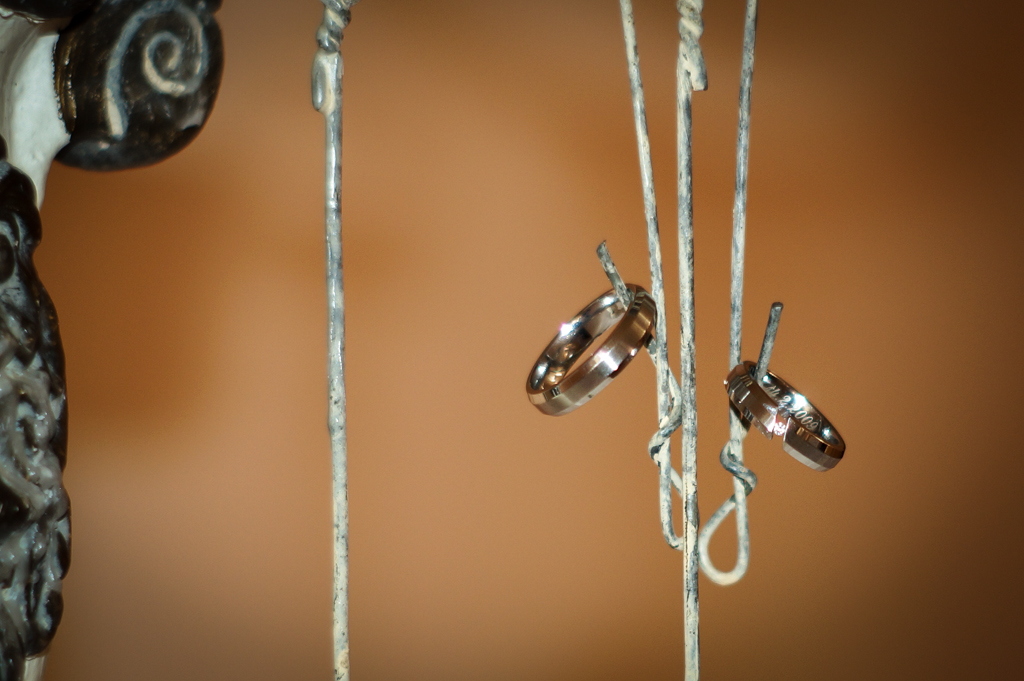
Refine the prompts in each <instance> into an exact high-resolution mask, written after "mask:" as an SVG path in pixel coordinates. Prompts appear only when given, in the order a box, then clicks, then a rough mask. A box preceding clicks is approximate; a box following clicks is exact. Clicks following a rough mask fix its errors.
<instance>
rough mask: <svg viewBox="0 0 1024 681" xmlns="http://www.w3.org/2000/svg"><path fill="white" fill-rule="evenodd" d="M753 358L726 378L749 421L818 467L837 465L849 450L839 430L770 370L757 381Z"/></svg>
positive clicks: (732, 398)
mask: <svg viewBox="0 0 1024 681" xmlns="http://www.w3.org/2000/svg"><path fill="white" fill-rule="evenodd" d="M756 370H757V366H756V365H755V364H754V363H753V362H743V363H741V364H737V365H736V366H735V367H734V368H733V370H732V371H731V372H730V373H729V376H728V378H726V379H725V389H726V391H727V392H728V393H729V401H730V402H731V403H732V405H733V406H734V407H735V408H736V410H737V411H738V412H739V413H740V416H741V417H742V418H743V419H744V420H745V421H747V422H749V423H751V424H752V425H754V426H755V427H756V428H757V429H758V430H760V431H761V432H762V433H764V435H765V436H767V437H768V438H769V439H771V438H772V436H773V435H779V436H781V437H782V438H783V440H782V448H783V449H784V450H785V451H786V453H787V454H789V455H790V456H792V457H793V458H794V459H796V460H797V461H799V462H800V463H802V464H804V465H806V466H809V467H811V468H813V469H814V470H816V471H827V470H831V469H833V468H835V467H836V465H837V464H838V463H839V462H840V461H841V460H842V458H843V454H844V453H846V442H844V441H843V438H842V436H841V435H840V434H839V431H837V430H836V429H835V426H833V425H832V424H831V423H830V422H829V420H828V419H826V418H825V416H824V415H823V414H822V413H821V412H820V411H819V410H818V409H817V408H816V407H815V406H814V405H813V404H811V402H810V400H808V399H807V398H806V397H804V395H803V394H802V393H800V391H798V390H797V389H796V388H794V387H793V386H792V385H790V384H789V383H787V382H786V381H784V380H782V379H781V378H779V377H778V376H776V375H775V374H773V373H772V372H770V371H769V372H768V373H767V375H766V376H765V377H764V379H763V380H762V381H761V382H760V384H758V382H757V381H756V380H755V379H754V372H755V371H756Z"/></svg>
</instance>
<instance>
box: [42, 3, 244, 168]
mask: <svg viewBox="0 0 1024 681" xmlns="http://www.w3.org/2000/svg"><path fill="white" fill-rule="evenodd" d="M219 5H220V3H219V1H204V0H194V1H191V2H190V1H186V0H151V1H149V2H145V1H137V0H129V1H127V2H118V1H116V0H102V1H101V2H99V3H98V4H97V5H96V6H95V7H94V8H93V9H91V10H90V11H88V12H86V13H85V14H83V15H81V16H79V17H76V18H75V19H74V20H73V21H72V22H71V24H70V25H69V26H68V27H67V28H66V29H64V30H63V31H61V36H60V40H59V41H58V43H57V51H56V55H55V59H56V70H57V75H56V78H57V87H58V90H59V92H60V101H61V114H62V116H63V119H64V123H65V125H66V126H67V130H68V132H69V133H70V134H71V142H70V144H68V145H67V146H66V147H64V149H63V151H61V153H60V155H59V156H58V159H59V160H60V161H61V162H62V163H66V164H68V165H71V166H75V167H78V168H86V169H89V170H119V169H123V168H134V167H139V166H145V165H150V164H153V163H157V162H159V161H162V160H163V159H165V158H167V157H168V156H171V155H173V154H175V153H177V152H178V151H180V150H181V149H183V148H184V147H185V146H186V145H188V143H189V142H191V141H192V140H193V139H195V137H196V135H198V134H199V132H200V130H202V128H203V125H204V124H205V123H206V120H207V118H209V116H210V112H211V111H212V109H213V104H214V100H215V99H216V97H217V91H218V90H219V88H220V79H221V72H222V70H223V62H224V60H223V48H222V45H221V34H220V28H219V27H218V26H217V23H216V21H215V20H214V19H213V15H212V12H214V11H215V10H216V9H217V8H218V7H219Z"/></svg>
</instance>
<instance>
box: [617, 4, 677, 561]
mask: <svg viewBox="0 0 1024 681" xmlns="http://www.w3.org/2000/svg"><path fill="white" fill-rule="evenodd" d="M619 9H620V10H621V13H622V34H623V38H624V39H625V43H626V64H627V67H628V71H629V86H630V92H631V93H632V99H633V120H634V123H635V125H636V141H637V152H638V155H639V157H640V181H641V185H642V187H643V195H644V216H645V218H646V220H647V251H648V255H649V256H650V258H649V260H650V269H651V295H652V296H653V297H654V303H655V305H656V306H657V308H658V324H657V326H656V327H655V331H654V342H653V343H652V344H651V345H650V346H648V351H649V353H650V355H651V359H652V360H653V362H654V370H655V374H656V376H657V392H658V432H657V433H655V434H654V436H653V437H652V438H651V441H650V443H649V445H648V450H649V451H650V453H651V456H652V458H653V459H654V461H655V463H657V464H658V507H659V514H660V516H661V532H662V535H664V537H665V541H666V542H668V545H669V546H671V547H672V548H674V549H677V550H680V551H681V550H682V549H683V540H682V539H681V538H680V537H679V536H678V535H676V533H675V529H674V528H673V526H672V485H673V483H674V482H675V480H674V478H675V477H677V474H676V473H675V471H673V469H672V456H671V452H670V446H669V440H670V438H671V435H672V433H673V432H674V431H675V430H676V429H677V428H678V427H679V424H680V422H681V418H682V417H681V411H680V408H681V405H680V404H679V400H678V399H673V398H674V397H676V396H678V394H679V393H678V389H677V390H676V391H675V393H673V388H674V387H676V386H674V385H673V384H674V383H675V380H674V379H673V378H672V372H671V369H670V368H669V363H668V344H667V343H668V329H667V325H666V324H665V319H666V316H665V309H666V308H665V279H664V276H663V274H662V263H661V240H660V235H659V233H658V208H657V201H656V200H655V196H654V167H653V165H652V163H651V142H650V138H649V136H648V134H647V110H646V105H645V104H644V86H643V81H642V80H641V78H640V54H639V51H638V49H637V44H636V27H635V26H634V24H633V3H632V2H631V1H630V0H619ZM680 483H681V480H680Z"/></svg>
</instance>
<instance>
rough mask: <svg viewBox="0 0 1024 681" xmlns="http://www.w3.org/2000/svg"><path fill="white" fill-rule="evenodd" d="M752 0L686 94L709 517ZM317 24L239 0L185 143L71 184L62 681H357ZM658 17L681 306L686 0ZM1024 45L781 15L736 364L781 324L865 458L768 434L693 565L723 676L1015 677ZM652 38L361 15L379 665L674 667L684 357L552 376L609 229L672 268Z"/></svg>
mask: <svg viewBox="0 0 1024 681" xmlns="http://www.w3.org/2000/svg"><path fill="white" fill-rule="evenodd" d="M742 5H743V3H742V2H740V1H739V0H731V1H730V2H723V1H719V0H709V2H708V3H707V8H706V10H705V12H704V19H705V22H706V26H707V29H706V33H705V38H704V40H703V45H704V49H705V55H706V58H707V63H708V70H709V75H710V82H711V89H710V90H709V91H708V92H706V93H698V94H697V95H696V96H695V103H694V120H695V135H696V142H695V150H694V153H695V161H694V165H695V193H696V199H695V211H696V259H697V264H696V268H697V269H696V277H697V314H698V318H697V333H698V337H697V347H698V351H697V352H698V356H697V362H698V364H697V373H698V400H699V406H700V443H699V449H700V454H699V457H700V458H699V471H700V485H701V487H700V503H701V511H702V514H703V516H704V517H705V518H706V517H708V516H709V515H710V514H711V512H712V511H713V510H714V509H715V508H716V507H717V506H718V504H719V503H721V502H722V501H723V500H724V499H725V498H726V497H727V495H728V494H729V493H730V490H731V485H730V482H729V477H728V475H727V474H726V473H725V472H724V471H723V470H722V469H721V468H720V466H719V465H718V462H717V456H718V450H719V448H720V447H721V445H722V444H723V442H724V440H725V437H726V433H727V426H726V423H727V419H726V416H727V409H726V399H725V394H724V391H723V390H722V385H721V381H722V379H723V378H724V376H725V374H726V373H727V371H728V369H729V367H728V365H727V358H728V355H727V334H728V295H729V291H728V286H729V284H728V279H729V248H730V247H729V240H730V232H731V207H732V189H733V177H734V143H735V124H736V101H737V88H738V77H739V68H740V62H739V59H740V45H741V39H742V22H743V6H742ZM319 15H320V3H318V2H316V1H315V0H302V1H301V2H300V1H299V0H275V1H271V0H244V1H243V0H235V1H234V2H230V1H229V2H226V3H225V6H224V8H223V10H222V11H221V12H220V15H219V17H220V20H221V23H222V26H223V29H224V33H225V40H226V46H227V66H226V70H225V75H224V85H223V89H222V92H221V97H220V101H219V103H218V106H217V109H216V110H215V112H214V115H213V118H212V120H211V121H210V124H209V126H208V128H207V130H206V131H205V132H204V133H203V135H202V136H201V137H200V138H199V140H198V141H197V142H196V143H195V144H193V145H192V147H191V148H189V149H188V150H186V151H185V152H184V153H182V154H180V155H179V156H177V157H175V158H173V159H171V160H170V161H168V162H166V163H164V164H162V165H159V166H156V167H153V168H149V169H144V170H138V171H132V172H124V173H116V174H112V175H94V174H87V173H84V172H79V171H74V170H69V169H66V168H62V167H57V168H55V169H54V171H53V173H52V175H51V179H50V184H49V190H48V194H47V202H46V206H45V208H44V210H43V218H44V231H45V238H44V241H43V244H42V246H41V248H40V251H39V256H38V263H39V269H40V272H41V275H42V277H43V279H44V281H45V282H46V285H47V286H48V288H49V290H50V292H51V293H52V296H53V298H54V300H55V301H56V304H57V307H58V310H59V312H60V317H61V328H62V331H63V335H64V341H65V346H66V349H67V358H68V381H69V390H70V400H71V401H70V405H71V445H70V455H69V465H68V470H67V485H68V488H69V489H70V492H71V495H72V500H73V505H74V531H75V538H74V558H73V565H72V570H71V573H70V575H69V577H68V579H67V582H66V616H65V620H64V624H63V625H62V628H61V631H60V633H59V634H58V637H57V640H56V642H55V644H54V647H53V653H52V657H51V663H50V667H49V675H48V679H49V680H50V681H71V680H73V681H116V680H122V679H124V680H127V679H132V680H133V681H134V680H138V679H145V680H146V681H163V680H170V679H183V678H186V679H190V680H193V681H201V680H207V679H209V680H211V681H212V680H216V681H232V680H236V679H237V680H243V679H244V680H245V681H263V680H267V681H269V680H271V679H289V680H293V679H311V680H312V679H327V678H329V677H330V673H331V672H330V665H331V649H330V646H331V639H330V617H331V612H330V603H331V553H330V548H331V516H330V484H329V479H330V478H329V475H330V469H329V450H328V440H327V434H326V429H325V379H324V365H325V360H324V350H325V298H324V292H323V245H322V226H321V219H322V200H321V197H322V183H321V177H322V172H323V167H322V140H323V127H322V121H321V119H320V117H319V116H318V115H317V114H316V113H315V112H314V111H313V110H312V108H311V107H310V104H309V100H310V96H309V71H310V60H311V57H312V55H313V52H314V49H315V43H314V33H315V30H316V27H317V25H318V23H319ZM636 15H637V22H638V33H639V40H640V48H641V54H642V58H643V62H642V65H643V74H644V78H645V81H646V85H647V95H648V107H649V117H650V125H651V135H652V141H653V142H652V143H653V153H654V164H655V173H656V180H657V186H658V190H659V192H660V194H659V197H660V200H661V204H660V208H661V218H662V233H663V237H664V239H663V241H664V248H665V252H666V254H667V257H666V272H667V275H668V279H669V282H670V289H671V288H672V287H674V282H675V281H676V278H677V274H676V272H677V270H676V260H675V256H674V252H675V238H674V226H673V225H674V216H675V205H674V203H675V199H674V186H673V185H674V175H675V159H674V153H675V151H674V150H675V139H674V136H675V132H674V131H675V121H674V70H675V50H676V41H677V33H676V26H675V22H676V14H675V8H674V3H672V2H669V1H667V0H661V1H659V2H654V1H653V0H637V3H636ZM1022 25H1024V11H1022V10H1021V9H1020V6H1019V5H1018V4H1016V3H1009V2H1002V3H997V2H990V3H979V4H977V5H972V6H970V7H968V6H965V5H963V3H954V2H949V1H946V0H935V1H930V2H926V1H924V0H900V1H899V2H882V1H881V0H872V1H869V2H858V3H847V2H833V3H823V2H812V1H810V0H789V1H786V0H763V2H762V3H761V21H760V29H759V34H758V44H757V62H756V74H755V84H754V100H753V101H754V110H753V133H752V153H751V160H750V204H749V223H748V224H749V232H748V242H747V280H746V283H747V288H746V298H745V303H746V308H745V309H746V317H745V320H744V321H745V327H744V328H745V333H744V355H745V356H747V357H750V358H754V356H755V355H756V353H757V348H758V345H759V342H760V336H761V334H762V332H763V328H764V327H763V325H764V321H765V319H766V316H767V312H768V306H769V304H770V303H771V302H772V301H774V300H781V301H784V302H785V304H786V311H785V314H784V315H783V319H782V327H781V331H780V335H779V340H778V343H777V345H776V350H775V355H774V357H773V367H774V368H775V370H777V371H778V372H779V373H780V374H781V375H783V376H785V377H786V378H788V379H789V380H791V381H793V382H794V383H795V384H796V385H798V386H800V387H801V388H802V389H803V390H804V391H806V393H807V394H808V395H810V396H811V397H812V399H814V400H815V401H816V402H817V403H818V404H819V406H821V407H822V409H823V410H824V411H825V412H826V414H827V415H828V416H829V417H830V418H831V419H832V421H833V422H834V423H835V424H836V425H837V426H838V427H839V428H840V430H841V432H842V433H843V435H844V436H845V438H846V441H847V443H848V446H849V453H848V455H847V458H846V460H844V461H843V463H842V465H841V466H839V467H838V468H837V469H836V470H834V471H832V472H830V473H828V474H818V473H814V472H812V471H811V470H809V469H807V468H805V467H803V466H801V465H799V464H798V463H796V462H795V461H793V460H792V459H791V458H790V457H788V456H786V455H785V454H784V453H783V452H782V451H781V448H780V447H779V446H778V443H777V442H773V443H769V442H767V441H765V440H763V439H762V438H759V437H751V438H750V439H749V440H748V446H747V458H748V462H749V465H750V466H751V468H753V470H754V471H755V472H757V474H758V475H759V477H760V486H759V487H758V488H757V490H756V492H755V493H754V495H753V496H752V497H751V500H750V513H751V532H752V536H753V538H752V558H751V568H750V572H749V574H748V576H747V577H746V579H744V580H743V581H742V582H741V583H740V584H738V585H737V586H734V587H731V588H721V587H718V586H715V585H713V584H710V583H709V582H706V581H702V582H701V606H702V607H701V613H702V629H701V636H702V639H701V642H702V655H703V661H704V672H705V677H706V678H708V679H717V680H725V679H741V678H758V679H863V678H873V679H923V678H928V679H959V678H995V677H996V676H997V674H999V673H1003V671H1004V670H1006V669H1007V667H1008V666H1009V665H1010V664H1011V663H1012V664H1013V665H1014V666H1016V667H1018V668H1019V661H1020V657H1019V655H1020V652H1019V651H1020V645H1021V640H1022V635H1024V625H1022V624H1021V622H1022V619H1021V615H1020V609H1021V605H1022V601H1024V593H1022V586H1021V584H1022V581H1021V579H1020V576H1021V567H1020V559H1021V557H1022V550H1021V548H1022V545H1021V527H1022V525H1021V520H1022V511H1021V507H1020V501H1019V498H1020V492H1019V489H1020V480H1021V476H1022V474H1024V464H1022V459H1021V454H1022V452H1021V445H1020V428H1019V425H1018V424H1017V423H1016V416H1017V415H1018V413H1019V411H1020V409H1019V404H1018V402H1019V395H1018V393H1019V392H1020V390H1019V386H1020V384H1021V381H1022V379H1024V376H1022V371H1021V368H1020V366H1021V350H1022V343H1021V333H1022V332H1024V324H1022V322H1024V311H1022V310H1024V308H1022V303H1024V296H1022V284H1024V276H1022V269H1024V268H1022V266H1021V263H1020V259H1021V254H1022V246H1024V233H1022V230H1021V217H1022V208H1021V195H1022V191H1021V190H1022V186H1024V185H1022V180H1024V173H1022V171H1021V162H1020V159H1021V156H1022V154H1024V136H1022V133H1021V121H1022V120H1024V106H1022V105H1024V96H1022V92H1024V88H1022V86H1024V76H1022V73H1024V68H1022V67H1024V60H1022V58H1021V51H1020V44H1021V28H1020V27H1021V26H1022ZM621 40H622V38H621V26H620V23H619V16H618V8H617V3H615V2H614V1H613V0H603V1H602V2H595V1H594V0H548V1H547V2H542V1H541V0H524V1H523V2H517V3H508V2H492V1H484V0H443V1H442V0H435V1H432V2H422V1H421V2H412V1H411V0H409V1H405V0H390V1H384V0H364V2H362V3H360V4H359V5H358V6H357V7H356V8H355V11H354V21H353V23H352V25H351V26H350V27H349V28H348V30H347V31H346V38H345V42H344V48H343V49H344V54H345V59H346V70H347V75H346V92H345V117H346V128H345V135H346V137H345V145H346V146H345V177H344V210H345V235H344V245H345V263H346V271H345V281H346V289H347V295H348V298H347V300H348V305H349V306H348V333H349V336H348V341H349V342H348V360H349V373H348V389H349V393H348V397H349V419H350V420H349V424H350V433H349V436H350V437H349V443H350V459H351V467H350V477H351V517H352V520H351V551H352V563H351V593H352V597H351V632H352V633H351V636H352V666H353V679H355V681H370V680H374V679H377V680H386V681H392V680H395V681H397V680H400V679H417V680H419V681H427V680H433V679H437V680H445V681H454V680H458V679H466V680H476V679H481V680H483V679H486V680H488V681H492V680H494V681H498V680H501V679H517V680H518V679H533V680H538V681H541V680H549V679H550V680H575V679H580V680H584V679H586V680H588V681H596V680H599V679H622V678H636V679H652V680H653V679H680V678H682V623H681V578H680V574H681V565H680V562H681V561H680V556H679V554H677V553H675V552H673V551H671V550H669V549H668V548H667V547H666V546H665V544H664V542H663V541H662V539H661V535H660V530H659V525H658V516H657V496H656V490H657V488H656V475H655V468H654V466H653V465H652V464H651V462H650V461H649V460H648V456H647V454H646V451H645V446H646V442H647V439H648V437H649V436H650V435H651V433H652V432H653V431H654V429H655V425H656V424H655V401H654V382H653V370H652V368H651V365H650V362H649V361H648V360H646V359H638V361H637V362H636V363H635V364H634V366H633V367H632V368H630V369H629V370H628V371H627V372H625V373H624V374H623V375H622V377H621V378H620V379H618V380H617V381H616V382H615V384H614V385H613V386H612V387H611V388H609V389H608V390H607V391H606V392H605V393H603V394H602V395H601V396H600V397H599V398H598V399H596V400H595V401H594V402H593V403H591V404H590V405H589V406H588V407H587V408H585V409H583V410H581V411H580V412H577V413H574V414H572V415H570V416H567V417H564V418H559V419H552V418H549V417H544V416H541V415H540V414H539V413H538V412H536V411H535V410H534V409H533V408H532V407H530V405H529V404H528V402H527V400H526V397H525V395H524V391H523V384H524V381H525V377H526V374H527V372H528V370H529V368H530V366H531V364H532V362H533V361H534V359H535V358H536V356H537V354H538V353H539V352H540V350H541V349H542V348H543V347H544V344H545V343H546V342H547V341H548V339H549V338H550V337H551V336H552V335H553V333H554V331H555V330H556V329H557V326H558V324H559V323H560V322H562V321H564V320H565V319H567V318H568V317H569V316H571V315H572V314H574V313H575V312H576V311H577V310H578V309H579V308H581V307H582V306H583V305H585V304H586V303H587V302H589V301H590V300H591V299H592V298H594V297H595V296H596V295H597V294H599V293H601V292H602V291H604V290H605V289H606V288H607V282H606V280H605V279H604V275H603V273H602V271H601V268H600V267H599V265H598V262H597V259H596V258H595V256H594V248H595V247H596V246H597V244H598V243H599V242H600V241H601V240H602V239H607V240H608V243H609V246H610V248H611V251H612V254H613V256H614V257H615V259H616V261H617V263H618V265H619V267H620V269H621V271H622V272H623V273H624V275H625V276H626V278H627V280H632V281H635V282H637V283H641V284H646V283H647V282H648V274H647V264H646V248H645V239H644V220H643V212H642V203H641V194H640V182H639V173H638V166H637V159H636V148H635V140H634V137H633V134H634V133H633V123H632V116H631V110H630V105H629V91H628V83H627V78H626V71H625V60H624V54H623V47H622V42H621ZM675 300H676V298H675V294H674V293H673V294H671V295H670V306H671V307H675V305H676V303H675V302H674V301H675ZM669 323H670V324H671V326H670V328H672V329H675V328H677V323H678V322H677V315H673V316H672V317H671V318H670V320H669ZM677 355H678V348H677V346H676V345H675V344H673V347H672V356H673V361H676V360H677V359H678V358H677ZM677 451H678V449H677ZM726 530H727V531H725V532H723V533H722V537H721V538H720V540H718V541H716V543H715V544H714V546H713V556H714V558H715V560H716V561H717V562H718V563H719V565H720V566H723V567H728V566H730V565H731V564H732V563H731V561H732V560H733V556H734V552H735V541H734V539H732V538H730V537H729V536H728V535H729V534H730V533H731V532H732V523H731V522H730V523H728V524H727V526H726Z"/></svg>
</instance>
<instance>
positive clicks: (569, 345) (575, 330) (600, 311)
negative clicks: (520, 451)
mask: <svg viewBox="0 0 1024 681" xmlns="http://www.w3.org/2000/svg"><path fill="white" fill-rule="evenodd" d="M627 287H628V288H629V290H630V292H631V293H632V294H633V300H632V303H631V304H630V305H629V308H628V309H627V308H626V307H625V306H623V305H622V303H621V302H619V299H618V298H617V297H616V296H615V292H614V291H608V292H607V293H605V294H603V295H602V296H601V297H600V298H598V299H597V300H595V301H594V302H592V303H591V304H590V305H588V306H587V307H586V308H584V309H583V311H582V312H580V313H579V314H578V315H576V316H575V317H573V318H572V319H571V320H570V321H568V322H566V323H565V324H562V327H561V329H560V330H559V332H558V335H557V336H555V338H554V340H552V341H551V342H550V343H549V344H548V347H547V348H545V350H544V353H543V354H542V355H541V356H540V359H538V360H537V363H536V364H534V365H533V369H532V370H531V371H530V376H529V378H527V380H526V393H527V395H528V396H529V398H530V403H531V404H533V406H535V407H537V409H539V410H541V411H542V412H543V413H545V414H549V415H551V416H561V415H562V414H568V413H569V412H571V411H572V410H574V409H576V408H578V407H580V406H582V405H584V404H586V403H587V402H588V401H589V400H590V399H591V398H592V397H594V395H596V394H597V393H599V392H601V391H602V390H603V389H604V388H605V387H606V386H607V385H608V384H609V383H611V382H612V379H614V378H615V377H616V376H618V375H619V372H621V371H622V370H623V369H624V368H626V365H627V364H629V362H630V360H632V359H633V357H635V356H636V354H637V353H638V352H639V351H640V348H642V347H645V346H646V345H647V343H648V342H650V340H651V337H652V335H653V334H654V325H655V323H656V321H657V308H656V307H655V304H654V299H653V298H652V297H651V295H650V294H649V293H648V292H647V291H646V290H644V289H643V288H642V287H640V286H636V285H635V284H627ZM612 327H614V328H612ZM609 329H611V333H609V334H608V336H607V338H605V340H604V342H602V343H601V345H600V346H599V347H598V348H597V349H596V350H594V352H593V354H591V355H590V357H588V358H587V359H586V360H585V361H583V362H582V363H580V364H579V366H576V367H575V368H574V367H573V365H574V364H576V362H577V360H579V359H580V358H581V357H582V356H583V354H584V353H586V351H587V350H588V349H589V348H590V346H591V345H592V344H593V343H594V341H595V340H596V339H597V338H598V337H599V336H600V335H601V334H603V333H605V332H606V331H608V330H609Z"/></svg>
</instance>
